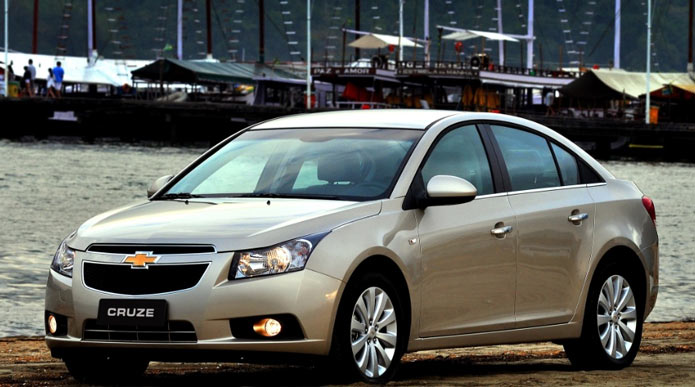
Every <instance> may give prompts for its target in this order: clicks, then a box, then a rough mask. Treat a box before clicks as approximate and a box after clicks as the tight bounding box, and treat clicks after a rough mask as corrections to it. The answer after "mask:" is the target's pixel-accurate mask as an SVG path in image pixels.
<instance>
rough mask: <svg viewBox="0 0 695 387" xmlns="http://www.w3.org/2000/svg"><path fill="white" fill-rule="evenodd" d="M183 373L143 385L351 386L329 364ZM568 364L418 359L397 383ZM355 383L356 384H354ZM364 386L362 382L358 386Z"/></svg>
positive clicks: (159, 374) (154, 371)
mask: <svg viewBox="0 0 695 387" xmlns="http://www.w3.org/2000/svg"><path fill="white" fill-rule="evenodd" d="M183 368H185V370H184V372H183V373H182V370H181V369H177V368H176V367H175V366H174V365H173V364H170V365H164V366H159V367H153V368H151V369H150V370H149V371H148V372H147V374H146V375H145V376H144V378H143V379H142V380H141V383H142V384H146V385H171V384H180V385H212V384H221V383H226V384H232V385H248V386H271V385H272V386H276V385H278V384H280V385H284V386H320V385H332V384H333V385H335V384H339V385H343V384H350V383H351V382H350V381H349V380H346V379H344V378H342V377H341V376H340V375H339V374H338V373H337V370H335V369H331V367H330V365H323V366H321V367H313V366H258V365H250V364H238V363H221V364H218V365H214V364H207V365H201V367H200V368H199V369H197V370H196V369H193V368H192V367H191V366H190V365H183ZM573 370H574V368H572V366H571V365H570V364H569V362H562V363H558V362H551V361H548V359H544V361H534V362H512V363H505V362H494V363H486V362H482V363H479V362H473V361H470V360H468V359H466V358H455V359H447V358H444V359H442V358H435V359H427V360H416V361H409V362H404V363H403V364H401V367H400V369H399V372H398V374H397V376H396V378H395V379H394V382H395V384H421V383H427V384H429V383H432V382H435V383H436V381H437V380H438V379H441V378H446V379H451V378H453V379H456V378H463V379H465V378H467V377H475V376H494V375H496V374H499V375H508V376H512V377H513V375H523V374H530V373H536V372H572V371H573ZM418 381H420V382H418ZM352 383H354V381H353V382H352ZM357 384H361V383H357Z"/></svg>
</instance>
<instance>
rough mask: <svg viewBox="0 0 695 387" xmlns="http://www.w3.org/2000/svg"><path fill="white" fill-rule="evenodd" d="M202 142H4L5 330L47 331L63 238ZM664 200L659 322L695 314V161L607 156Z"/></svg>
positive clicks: (0, 232) (1, 317)
mask: <svg viewBox="0 0 695 387" xmlns="http://www.w3.org/2000/svg"><path fill="white" fill-rule="evenodd" d="M203 150H204V149H190V148H182V149H179V148H167V147H162V148H154V147H139V146H129V145H80V144H60V143H49V142H46V143H15V142H7V141H0V219H1V221H0V310H1V311H2V313H0V337H2V336H14V335H39V334H42V333H43V322H42V318H43V298H44V291H45V283H46V278H47V273H48V266H49V263H50V261H51V258H52V256H53V254H54V253H55V250H56V248H57V247H58V245H59V243H60V241H61V240H62V239H63V238H64V237H65V236H66V235H68V234H69V233H71V232H72V231H73V230H75V228H76V227H77V226H79V225H80V224H81V223H82V222H84V221H85V220H87V219H89V218H90V217H92V216H94V215H96V214H98V213H101V212H103V211H106V210H109V209H112V208H115V207H118V206H122V205H125V204H128V203H131V202H133V201H137V200H142V199H144V198H145V192H146V190H147V187H148V185H149V184H150V183H151V182H152V181H153V180H154V179H156V178H158V177H160V176H163V175H168V174H171V173H175V172H177V171H178V170H180V169H182V168H183V167H185V166H186V165H187V164H188V163H190V162H191V161H193V160H194V159H195V158H196V157H197V156H198V155H199V154H200V153H202V152H203ZM604 165H606V166H607V167H608V169H609V170H611V171H612V172H613V173H614V174H615V175H616V176H617V177H619V178H625V179H630V180H633V181H635V182H636V183H637V185H639V186H640V188H641V189H642V190H644V192H645V193H646V194H647V195H649V196H650V197H652V199H654V201H655V203H656V210H657V216H658V220H657V224H658V228H659V235H660V248H661V291H660V294H659V300H658V302H657V306H656V309H655V311H654V312H653V313H652V315H651V316H650V318H649V320H651V321H666V320H681V319H688V318H690V319H692V318H695V280H694V278H695V256H694V255H695V254H694V253H693V251H695V234H693V233H692V232H691V229H692V223H694V222H695V194H693V191H694V190H695V180H694V179H693V176H694V175H695V165H690V164H666V163H663V164H662V163H646V162H616V161H611V162H605V163H604Z"/></svg>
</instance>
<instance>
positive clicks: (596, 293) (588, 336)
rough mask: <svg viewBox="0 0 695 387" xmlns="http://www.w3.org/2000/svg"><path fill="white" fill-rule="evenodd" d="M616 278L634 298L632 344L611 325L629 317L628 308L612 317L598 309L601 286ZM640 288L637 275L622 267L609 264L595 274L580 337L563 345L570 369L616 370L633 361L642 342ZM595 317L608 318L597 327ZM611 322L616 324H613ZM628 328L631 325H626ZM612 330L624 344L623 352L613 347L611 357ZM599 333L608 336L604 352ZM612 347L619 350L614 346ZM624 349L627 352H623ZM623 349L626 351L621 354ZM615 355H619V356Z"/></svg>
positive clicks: (622, 333)
mask: <svg viewBox="0 0 695 387" xmlns="http://www.w3.org/2000/svg"><path fill="white" fill-rule="evenodd" d="M616 276H620V277H622V278H623V279H624V280H625V281H627V284H628V286H629V287H630V289H631V290H632V293H633V296H634V310H635V312H634V313H635V318H634V322H635V324H634V330H632V329H630V330H631V331H633V332H634V336H633V339H632V342H629V336H628V334H626V333H625V331H624V330H623V329H622V328H621V327H620V325H618V324H617V323H616V322H615V321H617V320H620V321H623V320H622V319H621V317H622V316H628V313H629V315H630V316H631V315H632V311H631V308H627V309H622V308H621V310H620V311H616V312H615V313H614V312H612V311H611V309H610V308H609V309H606V308H604V307H603V306H602V305H599V304H600V303H599V297H600V296H601V291H602V288H603V286H604V284H606V282H607V281H608V279H609V278H611V279H615V280H617V279H618V277H616ZM616 282H617V281H616ZM623 286H624V285H623ZM643 286H644V285H643V281H641V280H640V278H639V277H638V274H636V272H635V271H634V270H630V269H629V268H625V266H624V264H619V263H610V264H608V265H606V266H604V267H602V268H599V269H598V270H597V272H596V274H595V275H594V277H593V279H592V281H591V286H590V288H589V293H588V295H587V300H586V309H585V310H584V321H583V324H582V335H581V337H580V338H579V339H574V340H568V341H565V342H564V344H563V345H564V348H565V354H566V355H567V357H568V358H569V360H570V362H571V363H572V365H573V366H575V367H577V368H580V369H607V370H617V369H622V368H625V367H627V366H629V365H630V364H632V362H633V361H634V360H635V356H637V351H638V350H639V346H640V343H641V340H642V323H643V321H642V320H643V316H644V297H645V291H644V289H643ZM623 289H624V288H623ZM623 291H624V290H623ZM628 310H629V312H628ZM599 313H601V314H603V315H606V316H611V317H610V318H609V319H608V322H606V323H605V324H604V322H603V320H602V324H604V325H601V326H599V317H598V315H599ZM614 318H615V319H616V320H614ZM630 324H632V323H631V322H630ZM623 326H627V324H625V323H623ZM612 327H616V328H615V329H616V330H617V331H619V334H620V338H625V339H627V340H625V347H624V348H623V349H624V351H621V350H619V349H615V347H613V352H615V355H611V354H609V351H611V346H610V345H611V338H610V334H611V332H610V329H613V328H612ZM600 331H603V332H605V334H607V335H608V336H604V337H606V338H607V346H608V348H604V345H603V343H602V342H601V337H600ZM620 338H618V337H617V336H615V340H613V342H616V343H619V342H620ZM616 345H617V346H618V347H619V345H618V344H616ZM628 346H629V348H627V347H628ZM625 349H627V350H626V351H625ZM619 352H623V353H622V354H620V353H619Z"/></svg>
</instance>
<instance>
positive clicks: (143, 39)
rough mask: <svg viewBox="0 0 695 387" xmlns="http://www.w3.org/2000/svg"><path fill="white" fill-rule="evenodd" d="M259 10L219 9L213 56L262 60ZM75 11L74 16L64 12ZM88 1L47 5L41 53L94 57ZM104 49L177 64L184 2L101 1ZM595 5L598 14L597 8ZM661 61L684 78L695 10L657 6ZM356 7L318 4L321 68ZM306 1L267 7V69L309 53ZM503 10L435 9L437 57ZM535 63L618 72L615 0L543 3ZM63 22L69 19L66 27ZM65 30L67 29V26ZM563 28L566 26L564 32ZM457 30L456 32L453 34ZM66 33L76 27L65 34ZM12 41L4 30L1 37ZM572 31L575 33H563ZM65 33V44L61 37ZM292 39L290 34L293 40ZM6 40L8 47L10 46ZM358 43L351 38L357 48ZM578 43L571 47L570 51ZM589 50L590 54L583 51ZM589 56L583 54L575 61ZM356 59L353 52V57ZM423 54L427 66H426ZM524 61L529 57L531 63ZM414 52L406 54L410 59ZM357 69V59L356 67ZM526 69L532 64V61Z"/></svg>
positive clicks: (192, 49)
mask: <svg viewBox="0 0 695 387" xmlns="http://www.w3.org/2000/svg"><path fill="white" fill-rule="evenodd" d="M257 1H258V0H213V1H212V19H213V41H214V48H213V52H214V56H215V57H216V58H220V59H230V58H236V59H238V60H241V59H245V60H247V61H253V60H256V59H257V57H258V7H257ZM66 3H67V4H72V8H71V9H68V8H66V6H65V4H66ZM86 3H87V2H86V0H80V1H75V0H51V1H46V0H41V1H40V12H39V14H40V18H39V19H40V23H39V43H38V49H39V52H40V53H45V54H55V53H56V52H57V50H56V47H57V46H58V44H59V43H61V44H64V45H65V48H66V52H67V54H68V55H86V45H87V43H86V41H87V39H86V23H87V16H86ZM96 3H97V25H98V29H97V48H98V50H99V53H100V54H101V55H104V56H106V57H116V58H117V57H128V58H141V59H143V58H144V59H147V58H155V57H156V56H157V55H158V54H161V53H162V49H163V48H165V47H173V50H165V51H164V55H167V56H173V55H174V54H175V47H176V26H175V23H176V0H148V1H146V2H145V1H141V0H97V1H96ZM592 3H594V5H592ZM655 3H656V7H655V9H654V27H653V28H654V29H653V42H654V47H653V51H654V53H655V55H654V56H653V60H652V63H653V65H654V67H653V69H654V70H655V71H684V70H685V66H686V61H687V58H686V55H687V47H686V46H687V34H686V33H687V26H688V5H687V1H672V0H655ZM354 4H355V2H354V0H343V1H339V0H314V5H313V11H312V26H313V29H312V31H313V32H312V44H313V58H314V60H321V61H323V60H330V57H332V58H333V59H335V60H340V59H341V55H342V33H341V32H340V31H339V30H338V29H339V28H340V27H342V26H343V25H345V26H346V27H348V28H354V26H355V24H354V19H355V18H354ZM423 4H424V0H407V1H406V4H405V16H404V18H405V21H404V30H405V34H406V35H413V34H415V35H417V36H422V35H423V33H422V29H423V26H422V17H423ZM502 4H503V20H504V31H505V32H508V33H516V34H525V33H526V27H525V23H526V14H527V0H511V1H510V0H503V1H502ZM305 6H306V1H304V0H287V1H280V0H265V9H266V61H273V60H279V61H287V60H299V59H302V58H303V57H304V52H305V46H306V44H305V43H306V27H305V26H306V24H305V23H306V9H305ZM495 6H496V1H495V0H450V1H447V0H430V10H431V15H430V25H431V36H432V38H433V44H432V52H433V55H435V57H436V55H437V53H438V52H439V50H440V47H439V45H438V41H437V30H436V25H437V24H443V25H452V26H457V27H461V28H478V29H480V30H490V29H494V30H496V23H497V22H496V20H493V18H495V17H496V16H495V12H496V11H495ZM184 8H185V17H184V19H185V23H184V30H185V39H184V57H185V58H186V59H193V58H202V57H203V56H204V54H203V53H204V51H205V0H186V1H184ZM535 8H536V9H535V20H536V22H535V24H534V25H535V35H536V38H537V39H536V42H535V59H534V60H535V63H536V64H538V65H540V62H541V51H542V60H543V65H544V67H556V66H557V65H558V62H560V60H562V63H563V65H564V66H569V65H570V61H579V60H580V59H581V60H582V61H583V63H584V64H585V65H587V66H592V65H594V64H598V65H599V66H601V67H607V66H609V65H610V63H611V61H612V59H613V22H614V15H615V12H614V0H595V1H583V0H536V7H535ZM622 8H623V10H622V55H621V65H622V66H621V67H623V68H626V69H631V70H643V69H644V66H645V56H646V50H645V48H646V47H645V46H646V43H645V42H646V0H622ZM361 9H362V12H361V17H360V19H361V29H363V30H379V31H381V32H384V33H396V31H397V21H398V14H397V12H398V1H397V0H361ZM32 12H33V1H31V0H12V1H11V2H10V48H11V49H14V50H18V51H25V52H30V51H31V31H32ZM64 14H67V15H69V17H67V18H65V19H64V17H63V15H64ZM64 20H65V22H64ZM563 20H566V21H565V22H563ZM452 22H453V23H455V24H452ZM63 26H68V28H64V27H63ZM2 31H4V26H3V21H0V36H2ZM563 31H569V32H563ZM63 32H66V34H65V36H66V37H67V38H66V39H63V40H61V39H59V36H60V35H61V34H63ZM288 32H289V34H288ZM1 39H4V37H2V38H0V45H1V44H2V41H3V40H1ZM350 40H351V37H350V36H348V42H349V41H350ZM568 41H569V42H570V43H565V42H568ZM582 41H585V42H586V44H584V45H581V44H578V42H582ZM473 45H477V46H481V44H480V42H479V41H475V42H472V41H467V42H466V44H465V45H464V54H469V53H471V52H473V51H474V50H480V49H482V47H475V48H474V47H472V46H473ZM521 46H524V45H520V44H517V43H512V42H508V43H507V44H506V49H505V52H506V59H507V60H506V63H507V64H508V65H518V64H519V63H520V61H521V59H522V58H521V55H520V51H519V48H520V47H521ZM497 47H498V44H497V42H488V43H486V47H485V49H486V50H487V51H488V52H489V53H490V54H491V55H492V56H493V58H495V61H497V59H496V58H497V57H498V56H497V55H498V53H497ZM573 48H574V49H576V50H577V51H579V50H580V49H582V48H583V51H584V54H583V55H582V57H581V58H580V57H579V55H573V54H571V53H569V52H568V51H571V50H573ZM524 51H525V50H524ZM353 52H354V51H353V50H351V49H347V50H346V53H347V55H348V56H349V55H351V54H352V53H353ZM421 52H422V51H418V58H421V57H422V54H421ZM441 53H442V54H441V55H442V57H443V58H444V59H448V60H455V59H456V56H455V55H456V53H455V50H454V46H453V44H452V43H451V42H448V43H445V44H444V45H443V46H442V47H441ZM523 55H525V53H524V54H523ZM412 56H413V52H412V50H407V51H406V59H411V58H412ZM348 59H349V58H348ZM524 61H525V59H524Z"/></svg>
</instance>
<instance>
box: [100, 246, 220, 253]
mask: <svg viewBox="0 0 695 387" xmlns="http://www.w3.org/2000/svg"><path fill="white" fill-rule="evenodd" d="M87 251H88V252H90V253H108V254H135V253H136V252H138V251H148V252H149V251H151V252H152V254H154V255H170V254H204V253H214V252H215V247H214V246H211V245H117V244H113V245H106V244H94V245H91V246H89V248H88V249H87Z"/></svg>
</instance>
